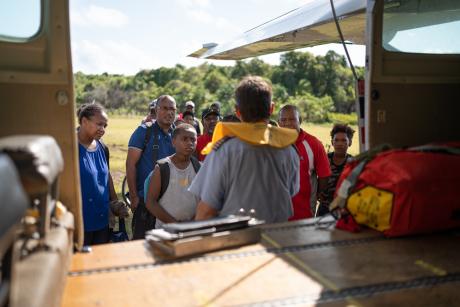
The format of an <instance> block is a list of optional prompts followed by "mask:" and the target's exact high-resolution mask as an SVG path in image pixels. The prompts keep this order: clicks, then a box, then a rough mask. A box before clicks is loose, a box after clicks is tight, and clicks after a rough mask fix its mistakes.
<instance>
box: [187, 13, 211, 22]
mask: <svg viewBox="0 0 460 307" xmlns="http://www.w3.org/2000/svg"><path fill="white" fill-rule="evenodd" d="M187 15H188V16H189V17H190V18H191V19H192V20H194V21H197V22H201V23H205V24H210V23H212V22H213V21H214V18H213V17H212V15H211V14H209V13H208V12H206V11H204V10H190V11H187Z"/></svg>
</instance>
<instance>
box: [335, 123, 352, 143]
mask: <svg viewBox="0 0 460 307" xmlns="http://www.w3.org/2000/svg"><path fill="white" fill-rule="evenodd" d="M339 132H342V133H345V134H346V135H347V137H348V139H349V140H350V141H351V139H352V138H353V135H354V134H355V130H353V128H351V127H350V126H348V125H346V124H345V125H344V124H335V125H334V127H332V130H331V139H334V136H335V135H336V134H337V133H339Z"/></svg>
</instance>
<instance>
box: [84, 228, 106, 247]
mask: <svg viewBox="0 0 460 307" xmlns="http://www.w3.org/2000/svg"><path fill="white" fill-rule="evenodd" d="M109 235H110V232H109V226H108V225H107V227H105V228H102V229H101V230H95V231H85V239H84V243H83V245H97V244H105V243H109V237H110V236H109Z"/></svg>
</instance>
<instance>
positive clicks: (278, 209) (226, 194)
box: [189, 138, 300, 223]
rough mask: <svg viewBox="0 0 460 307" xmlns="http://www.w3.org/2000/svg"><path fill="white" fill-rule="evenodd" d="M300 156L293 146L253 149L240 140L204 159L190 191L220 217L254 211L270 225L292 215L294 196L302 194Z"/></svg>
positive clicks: (235, 140)
mask: <svg viewBox="0 0 460 307" xmlns="http://www.w3.org/2000/svg"><path fill="white" fill-rule="evenodd" d="M299 180H300V179H299V157H298V155H297V153H296V151H295V149H294V148H293V147H292V146H288V147H286V148H283V149H277V148H273V147H269V146H253V145H250V144H247V143H245V142H243V141H241V140H239V139H237V138H232V139H230V140H228V141H227V142H225V143H224V144H223V145H222V146H221V147H220V148H219V149H218V150H217V151H214V150H213V151H212V152H211V153H210V154H209V155H208V156H207V157H206V159H205V161H204V164H203V166H202V167H201V169H200V171H199V173H198V174H197V176H196V177H195V179H194V180H193V182H192V184H191V186H190V188H189V191H190V192H192V193H193V194H195V195H196V196H198V197H200V198H201V200H202V201H204V202H205V203H207V204H208V205H210V206H211V207H212V208H214V209H216V210H217V211H219V216H227V215H230V214H237V213H238V212H239V211H240V209H241V208H243V209H244V210H245V211H246V213H248V212H249V211H250V210H251V209H254V210H255V216H256V217H257V218H258V219H261V220H264V221H265V222H267V223H274V222H284V221H287V220H288V218H289V217H291V216H292V214H293V210H292V202H291V197H292V196H294V195H295V194H297V192H298V191H299V185H300V184H299Z"/></svg>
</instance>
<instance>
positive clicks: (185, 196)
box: [155, 157, 199, 228]
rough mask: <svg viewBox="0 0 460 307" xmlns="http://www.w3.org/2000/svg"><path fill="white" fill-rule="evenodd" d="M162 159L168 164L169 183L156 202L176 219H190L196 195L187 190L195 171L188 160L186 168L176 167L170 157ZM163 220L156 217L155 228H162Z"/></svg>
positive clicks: (192, 215) (183, 220)
mask: <svg viewBox="0 0 460 307" xmlns="http://www.w3.org/2000/svg"><path fill="white" fill-rule="evenodd" d="M164 160H166V162H167V163H168V164H169V185H168V188H167V189H166V191H165V193H164V194H163V196H162V197H161V198H160V200H159V201H158V203H159V204H160V206H162V207H163V209H165V210H166V211H168V213H169V214H170V215H171V216H172V217H174V218H175V219H176V220H179V221H182V222H185V221H190V220H192V219H193V217H194V216H195V212H196V205H197V204H198V201H199V199H198V197H196V196H195V195H193V194H192V193H190V192H189V191H188V187H189V186H190V184H191V183H192V181H193V178H195V176H196V173H195V169H194V168H193V165H192V163H191V162H190V163H189V164H188V166H187V168H186V169H179V168H177V167H176V166H175V165H174V163H173V162H172V161H171V158H170V157H166V158H165V159H164ZM162 227H163V222H162V221H160V219H158V218H157V220H156V224H155V228H162Z"/></svg>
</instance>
